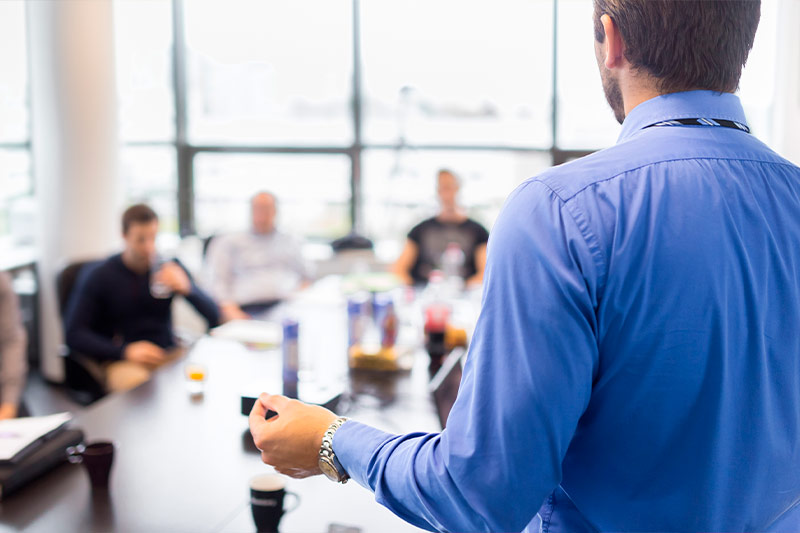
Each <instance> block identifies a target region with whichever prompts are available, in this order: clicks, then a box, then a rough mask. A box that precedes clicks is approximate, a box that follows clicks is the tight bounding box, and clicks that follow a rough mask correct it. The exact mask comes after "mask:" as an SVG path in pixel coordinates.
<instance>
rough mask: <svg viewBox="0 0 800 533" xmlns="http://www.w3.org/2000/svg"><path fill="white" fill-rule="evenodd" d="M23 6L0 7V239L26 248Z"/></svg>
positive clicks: (29, 220)
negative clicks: (23, 245)
mask: <svg viewBox="0 0 800 533" xmlns="http://www.w3.org/2000/svg"><path fill="white" fill-rule="evenodd" d="M27 61H28V59H27V53H26V34H25V2H22V1H7V2H0V240H3V241H6V242H10V241H13V242H14V243H17V244H29V243H32V242H33V240H34V238H35V235H34V233H33V231H34V228H35V224H34V223H33V222H34V217H35V211H34V209H35V206H34V202H33V179H32V176H31V163H30V121H29V106H28V68H27V64H28V63H27Z"/></svg>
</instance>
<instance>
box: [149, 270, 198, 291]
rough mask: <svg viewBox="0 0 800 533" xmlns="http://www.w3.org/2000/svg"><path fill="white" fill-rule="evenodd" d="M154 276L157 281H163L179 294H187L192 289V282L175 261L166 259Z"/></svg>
mask: <svg viewBox="0 0 800 533" xmlns="http://www.w3.org/2000/svg"><path fill="white" fill-rule="evenodd" d="M154 276H155V280H156V281H157V282H159V283H163V284H164V285H166V286H167V287H169V289H170V290H171V291H172V292H174V293H176V294H180V295H181V296H186V295H188V294H189V293H190V292H191V290H192V282H191V281H189V276H187V275H186V272H185V271H184V270H183V269H182V268H181V267H180V266H178V264H177V263H176V262H175V261H168V262H166V263H164V264H163V265H161V268H159V269H158V272H156V273H155V274H154Z"/></svg>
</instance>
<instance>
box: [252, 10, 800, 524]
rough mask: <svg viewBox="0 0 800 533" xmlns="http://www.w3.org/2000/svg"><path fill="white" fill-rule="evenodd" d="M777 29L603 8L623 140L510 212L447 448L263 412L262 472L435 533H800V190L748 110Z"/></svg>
mask: <svg viewBox="0 0 800 533" xmlns="http://www.w3.org/2000/svg"><path fill="white" fill-rule="evenodd" d="M759 12H760V4H759V3H758V2H757V1H755V2H752V1H745V2H734V1H719V2H715V1H704V0H699V1H681V2H676V1H668V0H647V1H644V0H596V1H595V30H596V31H595V33H596V53H597V58H598V64H599V66H600V71H601V77H602V79H603V86H604V89H605V92H606V95H607V97H608V101H609V103H610V104H611V106H612V109H613V110H614V112H615V115H616V116H617V118H618V120H620V121H621V122H622V121H623V120H624V122H623V127H622V132H621V134H620V137H619V141H618V143H617V144H616V146H614V147H612V148H609V149H607V150H603V151H601V152H598V153H595V154H593V155H591V156H589V157H586V158H583V159H581V160H578V161H575V162H572V163H569V164H566V165H563V166H560V167H556V168H553V169H551V170H550V171H547V172H545V173H544V174H543V175H541V176H538V177H536V178H533V179H530V180H528V181H526V182H525V183H523V184H522V185H521V186H520V187H519V188H518V189H517V190H516V191H514V192H513V193H512V194H511V196H510V197H509V199H508V201H507V203H506V206H505V208H504V210H503V212H502V214H501V215H500V217H499V219H498V220H497V222H496V224H495V226H494V228H493V230H492V235H491V237H490V240H489V254H488V266H487V271H486V278H485V286H484V299H483V305H482V311H481V314H480V318H479V320H478V324H477V327H476V330H475V334H474V339H473V343H472V345H471V347H470V354H469V358H468V360H467V363H466V367H465V371H464V377H463V380H462V383H461V390H460V392H459V397H458V399H457V401H456V403H455V406H454V407H453V410H452V412H451V414H450V418H449V419H448V422H447V429H446V430H444V431H443V432H442V433H441V434H411V435H400V436H398V435H390V434H386V433H383V432H381V431H378V430H376V429H373V428H370V427H368V426H366V425H363V424H360V423H357V422H355V421H346V422H344V423H343V422H342V421H341V419H336V417H335V415H333V414H332V413H330V412H328V411H325V410H322V409H319V408H314V407H309V406H306V405H303V404H302V403H300V402H297V401H296V400H287V399H285V398H283V397H280V396H269V395H262V397H261V399H260V402H258V403H257V404H256V407H255V408H254V411H253V413H252V415H251V429H252V432H253V435H254V438H255V441H256V444H257V445H258V447H259V448H260V449H261V450H262V451H263V453H262V458H263V460H264V461H265V462H267V463H269V464H273V465H275V466H276V468H278V469H279V470H280V471H282V472H286V473H288V474H290V475H294V476H297V477H302V476H305V475H313V474H316V473H319V472H320V471H323V472H324V473H327V474H329V477H333V478H335V479H339V480H341V479H342V478H345V477H346V476H347V475H349V476H351V477H352V478H353V479H355V480H356V481H357V482H358V483H360V484H362V485H364V486H365V487H368V488H370V489H371V490H373V491H375V494H376V498H377V500H378V501H379V502H380V503H382V504H384V505H385V506H387V507H388V508H390V509H391V510H392V511H394V512H395V513H396V514H398V515H399V516H400V517H402V518H404V519H405V520H407V521H409V522H411V523H413V524H416V525H418V526H420V527H423V528H426V529H435V530H455V531H477V530H489V531H515V530H517V531H518V530H522V529H525V528H527V530H529V531H551V532H552V531H597V530H600V531H764V530H771V531H800V506H798V505H797V504H798V502H800V475H798V472H800V333H798V330H799V329H800V328H798V324H800V169H798V168H797V167H795V166H793V165H792V164H790V163H789V162H787V161H786V160H784V159H782V158H781V157H779V156H778V155H776V154H775V153H774V152H772V151H771V150H770V149H769V148H767V147H766V146H765V145H763V144H762V143H761V142H759V141H758V140H757V139H756V138H755V137H753V136H752V135H750V134H749V133H748V129H747V126H746V121H745V117H744V115H743V112H742V108H741V105H740V103H739V100H738V98H737V97H736V96H734V95H733V94H732V93H733V92H734V91H735V90H736V88H737V85H738V80H739V76H740V73H741V67H742V65H743V64H744V62H745V60H746V58H747V54H748V52H749V49H750V47H751V46H752V42H753V38H754V34H755V29H756V26H757V24H758V18H759ZM267 408H269V409H273V410H275V411H277V412H278V413H279V416H278V417H277V418H273V419H271V420H270V421H263V419H262V416H263V413H264V412H265V410H266V409H267ZM301 417H302V418H301ZM329 424H330V426H328V425H329ZM326 427H330V429H328V430H327V433H324V432H325V431H326ZM315 446H316V448H315ZM317 450H320V451H321V452H322V453H321V455H320V456H319V458H317V457H315V456H314V455H315V454H314V452H315V451H317ZM333 458H335V459H336V461H332V459H333ZM320 459H325V460H324V461H323V460H320ZM331 462H332V463H333V467H331V466H330V465H329V463H331ZM331 473H332V475H330V474H331Z"/></svg>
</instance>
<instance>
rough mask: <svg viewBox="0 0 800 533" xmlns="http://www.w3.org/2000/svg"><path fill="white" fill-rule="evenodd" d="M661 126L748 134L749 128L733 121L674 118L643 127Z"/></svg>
mask: <svg viewBox="0 0 800 533" xmlns="http://www.w3.org/2000/svg"><path fill="white" fill-rule="evenodd" d="M663 126H714V127H720V128H731V129H734V130H741V131H743V132H745V133H750V128H749V127H748V126H747V125H746V124H742V123H741V122H736V121H735V120H728V119H725V118H676V119H673V120H664V121H662V122H656V123H655V124H650V125H649V126H645V127H644V129H647V128H658V127H663Z"/></svg>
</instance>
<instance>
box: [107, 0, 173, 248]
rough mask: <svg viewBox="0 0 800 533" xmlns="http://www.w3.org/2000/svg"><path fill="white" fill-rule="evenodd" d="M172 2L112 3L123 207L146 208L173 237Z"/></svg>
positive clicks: (129, 0) (120, 0)
mask: <svg viewBox="0 0 800 533" xmlns="http://www.w3.org/2000/svg"><path fill="white" fill-rule="evenodd" d="M172 8H173V6H172V1H171V0H149V1H147V2H142V1H139V0H117V2H115V4H114V29H115V33H114V35H115V39H116V57H115V59H116V68H117V86H118V91H119V121H120V138H121V141H122V142H123V145H122V148H121V150H120V174H121V180H122V190H123V196H124V201H125V204H133V203H139V202H142V203H146V204H148V205H150V206H151V207H152V208H153V209H155V210H156V212H157V213H158V215H159V219H160V222H161V231H162V232H165V233H172V234H177V233H178V229H179V222H178V202H177V198H178V179H177V164H176V149H175V131H176V114H175V96H174V92H173V75H174V72H173V70H172V66H173V65H172V57H173V48H172V47H173V20H172Z"/></svg>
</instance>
